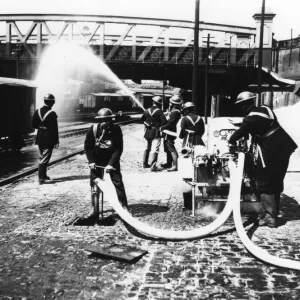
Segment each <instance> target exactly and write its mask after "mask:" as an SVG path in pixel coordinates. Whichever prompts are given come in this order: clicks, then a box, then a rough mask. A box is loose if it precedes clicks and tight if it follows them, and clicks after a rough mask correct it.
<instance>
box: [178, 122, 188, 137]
mask: <svg viewBox="0 0 300 300" xmlns="http://www.w3.org/2000/svg"><path fill="white" fill-rule="evenodd" d="M180 126H181V130H180V133H179V138H180V139H183V138H184V137H185V135H186V131H185V129H186V128H187V127H186V118H185V117H183V118H182V119H181V124H180Z"/></svg>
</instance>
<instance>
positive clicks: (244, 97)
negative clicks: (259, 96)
mask: <svg viewBox="0 0 300 300" xmlns="http://www.w3.org/2000/svg"><path fill="white" fill-rule="evenodd" d="M254 98H256V95H255V94H252V93H251V92H242V93H240V94H239V95H238V96H237V99H236V101H235V104H238V103H241V102H244V101H248V100H252V99H254Z"/></svg>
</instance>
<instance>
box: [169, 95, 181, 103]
mask: <svg viewBox="0 0 300 300" xmlns="http://www.w3.org/2000/svg"><path fill="white" fill-rule="evenodd" d="M170 103H172V104H175V105H180V104H182V99H181V97H180V95H174V96H172V97H171V98H170Z"/></svg>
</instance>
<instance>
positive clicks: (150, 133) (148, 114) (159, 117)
mask: <svg viewBox="0 0 300 300" xmlns="http://www.w3.org/2000/svg"><path fill="white" fill-rule="evenodd" d="M141 121H142V122H144V124H145V134H144V138H145V139H146V140H153V139H155V138H159V137H161V134H160V131H159V128H160V127H161V126H163V125H165V124H166V123H167V119H166V117H165V115H164V114H163V112H162V110H161V109H160V108H158V107H156V106H152V107H150V108H148V109H146V110H145V111H144V113H143V115H142V117H141Z"/></svg>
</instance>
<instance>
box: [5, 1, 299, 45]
mask: <svg viewBox="0 0 300 300" xmlns="http://www.w3.org/2000/svg"><path fill="white" fill-rule="evenodd" d="M1 2H3V3H2V5H1V14H22V13H33V14H37V13H44V14H51V13H62V14H64V13H66V14H70V13H71V14H92V15H96V14H99V15H118V16H120V15H121V16H137V17H148V18H164V19H177V20H189V21H194V19H195V0H151V1H147V0H0V3H1ZM265 4H266V7H269V8H270V9H271V11H272V12H273V13H275V14H276V16H275V18H274V25H273V32H274V33H275V36H274V38H275V39H277V40H285V39H290V38H291V29H292V32H293V38H295V37H297V36H298V35H300V21H299V11H300V0H265ZM261 5H262V0H200V21H204V22H213V23H222V24H231V25H242V26H249V27H255V22H254V19H253V18H252V16H253V14H254V13H256V12H260V11H261Z"/></svg>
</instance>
